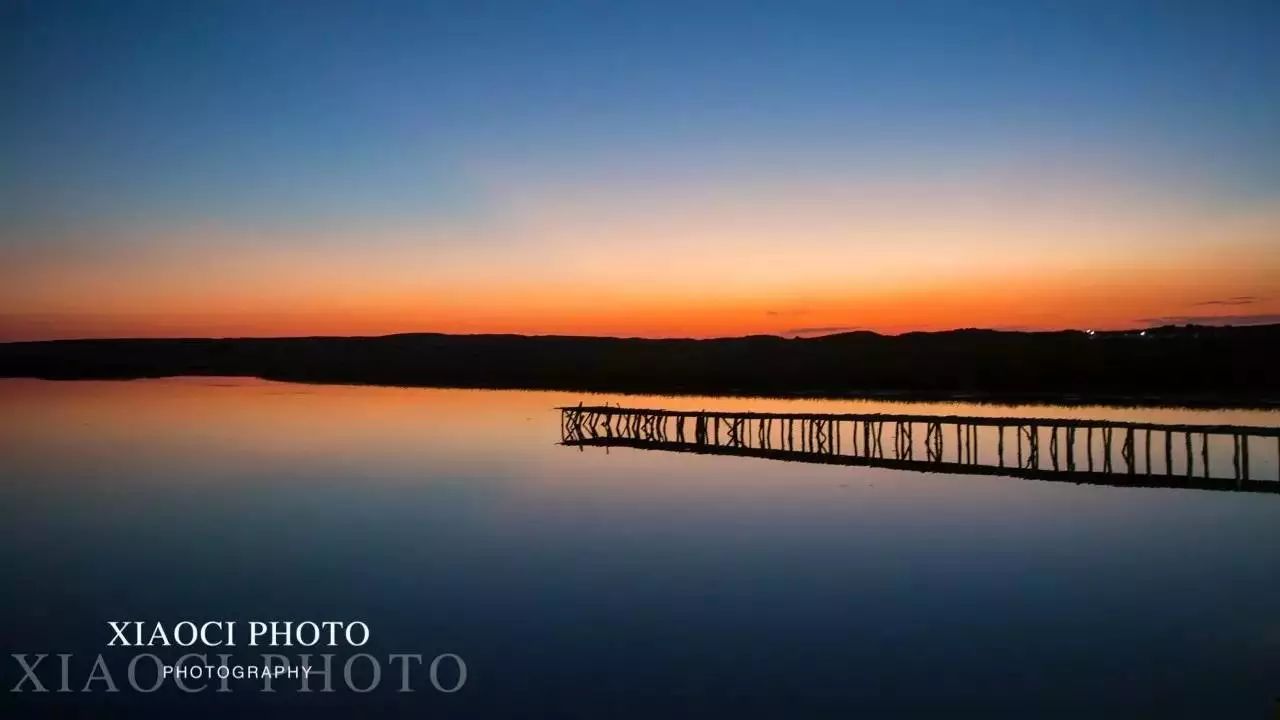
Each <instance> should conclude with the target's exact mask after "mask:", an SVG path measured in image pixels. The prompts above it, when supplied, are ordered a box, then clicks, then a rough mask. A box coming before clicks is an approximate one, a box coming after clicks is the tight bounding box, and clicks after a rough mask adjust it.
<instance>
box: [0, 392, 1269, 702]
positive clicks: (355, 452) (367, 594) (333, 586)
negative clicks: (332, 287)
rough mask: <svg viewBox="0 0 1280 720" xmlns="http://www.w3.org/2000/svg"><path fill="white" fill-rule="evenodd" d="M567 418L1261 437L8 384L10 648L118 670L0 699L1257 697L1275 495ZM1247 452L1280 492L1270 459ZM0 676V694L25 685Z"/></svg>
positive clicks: (3, 556) (80, 673)
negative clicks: (321, 662) (886, 456)
mask: <svg viewBox="0 0 1280 720" xmlns="http://www.w3.org/2000/svg"><path fill="white" fill-rule="evenodd" d="M584 401H585V402H586V403H587V404H588V405H591V404H597V405H602V404H605V403H610V404H615V403H621V404H623V405H626V406H632V407H650V408H659V407H661V408H669V409H677V410H699V409H708V410H710V409H715V410H730V411H731V410H753V411H780V412H792V411H794V412H858V413H862V412H892V413H920V414H963V415H974V416H988V415H990V416H1011V415H1019V414H1026V415H1030V416H1035V417H1063V418H1072V417H1074V418H1089V419H1114V420H1127V421H1143V422H1160V423H1198V424H1235V425H1256V426H1269V427H1275V426H1277V425H1280V413H1277V412H1269V411H1253V410H1250V411H1244V410H1241V411H1235V410H1231V411H1227V410H1183V409H1133V408H1098V407H1089V408H1067V407H1053V406H1036V407H1009V406H994V405H978V404H973V405H966V404H962V403H887V402H871V401H814V400H804V401H783V400H761V399H749V398H693V397H679V398H663V397H634V396H631V397H623V396H609V395H591V394H584V393H559V392H519V391H478V390H442V389H404V388H376V387H349V386H310V385H295V384H283V383H271V382H264V381H257V380H250V379H241V378H179V379H167V380H148V381H132V382H64V383H54V382H43V381H28V380H3V381H0V406H2V407H3V413H2V414H0V458H3V464H2V465H0V475H2V481H0V521H2V522H0V540H3V543H2V544H0V567H3V569H4V573H5V582H4V585H3V591H2V592H3V594H2V595H0V630H2V633H0V637H3V640H4V646H5V648H6V649H5V654H6V656H8V655H10V654H12V653H27V654H38V653H46V654H49V655H50V658H49V659H48V660H47V661H46V662H47V664H46V665H43V666H42V667H41V668H40V671H41V674H42V676H43V679H44V681H45V684H46V685H48V686H49V687H50V689H51V690H57V689H58V686H59V684H60V683H61V675H60V674H59V668H58V665H57V663H58V659H57V657H56V655H55V654H56V653H70V654H73V656H74V658H73V661H72V665H71V667H70V680H69V685H70V687H71V688H72V690H73V691H74V690H79V689H80V688H81V687H82V686H83V685H84V684H85V681H86V678H87V677H88V676H89V673H90V665H91V664H92V662H93V658H94V657H95V656H96V655H98V654H102V655H103V656H104V657H105V658H106V660H107V662H109V663H110V664H111V671H112V673H113V674H115V675H116V678H115V680H116V682H117V684H119V685H120V686H121V692H119V693H115V694H111V693H105V692H102V691H101V690H100V689H99V690H98V691H95V692H91V693H78V692H71V693H57V692H50V693H47V694H37V693H29V692H28V693H22V694H15V693H8V694H7V697H6V699H5V701H4V702H5V703H8V704H9V705H10V707H12V708H14V709H15V715H13V716H16V717H27V716H29V717H51V716H72V715H73V714H74V713H75V712H81V713H82V714H86V715H88V716H99V715H100V714H101V713H103V712H110V711H113V710H118V711H127V712H128V714H129V716H130V717H145V716H153V717H170V716H172V715H173V714H174V713H175V712H180V713H181V714H182V715H184V716H187V717H191V716H233V715H234V716H247V715H252V714H258V713H262V714H268V713H273V712H274V713H277V714H281V713H286V714H287V713H289V712H297V713H298V714H300V715H301V714H305V715H307V716H313V717H314V716H333V717H358V716H362V715H363V714H365V713H379V712H380V713H383V714H386V715H409V714H413V715H414V716H417V717H431V716H440V717H583V718H601V717H624V716H625V717H643V718H657V717H699V718H705V717H779V718H781V717H796V718H802V717H904V716H905V717H913V716H925V717H969V716H976V717H1018V718H1022V717H1055V716H1060V717H1073V718H1077V717H1082V716H1088V715H1093V716H1097V715H1106V716H1112V715H1118V716H1125V717H1140V716H1141V717H1147V716H1160V717H1198V718H1199V717H1255V718H1263V717H1270V716H1271V714H1272V713H1273V712H1275V710H1274V707H1275V703H1276V700H1275V698H1276V697H1277V696H1278V695H1280V495H1273V494H1265V493H1244V492H1229V491H1207V490H1189V489H1160V488H1136V487H1106V486H1096V485H1077V484H1073V483H1062V482H1045V481H1036V480H1026V479H1016V478H1010V477H1003V476H968V475H949V474H939V473H919V472H911V471H903V470H891V469H878V468H868V467H847V466H826V465H815V464H806V463H797V462H778V461H773V460H768V459H760V458H750V457H725V456H713V455H694V454H682V453H671V452H660V451H650V450H640V449H628V448H619V447H612V448H604V447H584V448H579V447H565V446H562V445H561V444H560V439H561V420H560V413H559V412H558V411H557V410H556V409H555V408H556V407H557V406H561V405H577V404H578V403H579V402H584ZM1215 452H1216V451H1215ZM1252 462H1253V467H1252V470H1251V472H1252V474H1253V476H1254V477H1260V478H1263V479H1275V478H1276V474H1277V470H1278V468H1277V466H1276V465H1277V461H1276V449H1275V446H1274V445H1272V446H1271V447H1270V448H1269V449H1268V450H1267V452H1259V454H1258V455H1257V457H1255V458H1253V461H1252ZM1215 464H1216V465H1217V466H1218V467H1224V466H1226V467H1229V466H1230V465H1231V459H1230V457H1229V455H1228V456H1226V457H1225V458H1223V459H1221V460H1219V459H1217V458H1215ZM110 620H142V621H146V622H148V623H154V622H161V623H165V624H168V625H172V624H174V623H177V622H179V621H181V620H193V621H205V620H227V621H237V622H239V623H241V624H243V625H247V624H248V623H249V622H250V621H255V620H293V621H303V620H315V621H321V620H341V621H352V620H359V621H363V622H365V623H366V624H367V625H368V627H369V629H370V640H369V642H368V643H367V644H366V645H364V646H363V647H361V648H359V649H355V650H353V649H351V648H348V647H339V648H336V649H334V650H330V651H329V652H334V653H337V654H338V656H339V661H342V660H345V659H346V658H347V657H349V656H350V655H351V654H352V653H355V652H367V653H369V654H371V655H374V656H376V657H379V658H382V659H383V662H384V667H383V670H382V672H383V674H384V675H386V676H387V678H384V685H386V686H387V688H386V689H383V688H379V689H378V690H377V691H374V692H370V693H368V694H358V693H355V692H352V691H350V690H347V689H345V688H340V690H339V691H338V692H335V693H332V694H322V693H298V692H295V691H294V690H295V689H296V686H297V682H296V681H292V682H290V681H279V684H278V687H279V689H280V692H276V693H262V692H258V691H257V690H258V689H260V687H259V685H260V683H258V684H255V683H254V682H253V681H248V680H246V681H234V682H233V688H232V689H233V691H232V692H227V693H217V692H214V691H213V690H212V689H211V690H209V691H206V692H198V693H193V694H187V693H182V692H179V691H178V690H177V689H176V688H174V687H173V686H172V684H171V683H170V684H166V685H164V686H163V687H162V688H161V689H160V690H159V691H158V692H156V693H154V694H146V693H140V692H137V691H134V690H133V689H131V688H128V687H127V686H126V684H125V682H124V674H125V672H124V669H125V666H126V665H127V664H128V662H129V660H130V658H132V657H133V656H135V655H136V654H137V653H138V652H139V651H138V650H136V649H131V648H118V647H107V644H108V641H109V640H111V638H112V635H111V631H110V629H109V628H108V625H107V622H108V621H110ZM242 644H243V643H242ZM153 650H155V652H156V654H157V655H159V656H161V657H163V658H165V659H167V660H172V659H174V658H176V657H177V656H179V655H181V654H182V653H181V652H180V651H178V650H179V649H177V648H168V649H166V648H154V649H153ZM196 651H197V652H199V651H200V649H196ZM226 652H234V653H236V656H237V657H241V656H243V657H246V658H252V657H256V655H257V653H258V652H259V651H258V650H254V649H251V648H245V647H238V648H234V649H228V650H227V651H226ZM265 652H280V653H283V654H287V655H290V656H293V657H296V655H297V653H298V652H300V651H299V650H298V649H297V648H293V649H288V648H286V649H275V650H270V649H267V650H265ZM301 652H308V651H307V650H305V649H303V650H301ZM310 652H312V653H313V654H314V653H320V652H325V650H323V649H312V650H310ZM395 652H411V653H421V654H423V655H424V657H425V658H426V660H427V661H428V662H429V661H430V660H431V658H433V657H435V656H437V655H440V654H442V653H454V654H456V655H457V656H459V657H460V658H462V659H464V661H465V663H466V668H467V679H466V683H465V685H464V686H463V687H462V688H461V690H459V691H458V692H456V693H452V694H446V693H441V692H438V691H436V690H434V689H433V688H432V687H431V685H430V684H429V683H426V682H425V681H423V680H421V679H420V678H421V677H423V676H424V674H425V672H426V671H425V668H416V669H414V670H413V673H414V675H415V680H414V689H415V692H412V693H397V692H395V690H396V689H397V688H398V686H399V681H400V675H399V673H400V671H399V669H398V668H395V669H393V666H390V665H385V659H386V657H387V655H388V654H389V653H395ZM4 660H5V665H4V671H3V676H2V678H0V679H3V681H4V683H5V685H6V690H7V689H8V688H11V687H13V686H14V684H15V683H17V682H19V680H20V679H21V678H22V677H23V673H22V672H21V671H20V669H19V666H18V665H17V664H16V663H15V662H14V661H13V660H12V658H10V657H6V658H4ZM335 674H336V675H338V676H340V675H341V668H336V669H335ZM455 674H456V673H454V674H450V675H449V679H452V678H453V677H454V675H455ZM449 679H446V684H451V683H450V682H449ZM99 687H101V684H99ZM0 715H3V716H5V717H9V715H7V714H6V713H4V712H2V711H0Z"/></svg>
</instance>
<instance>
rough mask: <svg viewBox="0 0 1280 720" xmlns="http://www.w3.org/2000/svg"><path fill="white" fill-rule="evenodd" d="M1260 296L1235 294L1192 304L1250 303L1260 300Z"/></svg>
mask: <svg viewBox="0 0 1280 720" xmlns="http://www.w3.org/2000/svg"><path fill="white" fill-rule="evenodd" d="M1261 300H1262V298H1260V297H1258V296H1256V295H1237V296H1235V297H1229V298H1222V299H1219V300H1205V301H1204V302H1198V303H1192V304H1193V305H1252V304H1254V303H1256V302H1260V301H1261Z"/></svg>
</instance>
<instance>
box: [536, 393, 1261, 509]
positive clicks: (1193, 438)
mask: <svg viewBox="0 0 1280 720" xmlns="http://www.w3.org/2000/svg"><path fill="white" fill-rule="evenodd" d="M560 411H561V438H560V439H561V442H562V443H563V444H565V445H570V446H577V447H588V446H605V447H609V446H614V447H632V448H640V449H652V450H667V451H673V452H689V453H699V454H714V455H735V456H746V457H760V458H770V459H775V460H791V461H799V462H810V463H822V464H839V465H861V466H870V467H885V468H895V469H903V470H915V471H923V472H944V473H953V474H971V475H1008V476H1014V477H1022V478H1029V479H1038V480H1064V481H1069V482H1078V483H1094V484H1105V485H1123V486H1144V487H1190V488H1200V489H1210V490H1241V491H1250V492H1271V493H1277V492H1280V477H1277V474H1280V428H1275V427H1250V426H1235V425H1174V424H1159V423H1146V422H1122V421H1114V420H1077V419H1065V418H1027V417H964V416H955V415H907V414H904V415H896V414H884V413H871V414H850V413H836V414H819V413H760V412H708V411H699V412H687V411H676V410H656V409H644V408H624V407H611V406H583V405H578V406H576V407H575V406H571V407H563V408H560ZM1251 458H1253V459H1254V465H1253V466H1251V464H1250V460H1251ZM1259 461H1261V462H1260V463H1259ZM1259 464H1260V465H1261V466H1260V467H1259ZM1263 470H1265V475H1266V476H1265V477H1264V476H1263V472H1259V471H1263Z"/></svg>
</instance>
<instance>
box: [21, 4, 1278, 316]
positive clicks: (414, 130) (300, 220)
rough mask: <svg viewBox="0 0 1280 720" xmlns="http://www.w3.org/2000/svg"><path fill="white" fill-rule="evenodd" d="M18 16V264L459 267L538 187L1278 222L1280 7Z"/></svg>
mask: <svg viewBox="0 0 1280 720" xmlns="http://www.w3.org/2000/svg"><path fill="white" fill-rule="evenodd" d="M0 7H2V8H3V10H0V53H2V54H0V83H3V88H4V95H5V97H6V98H7V101H6V102H5V103H3V104H0V248H3V251H4V252H5V254H6V256H8V257H14V258H18V259H21V258H23V257H25V256H37V255H38V256H41V257H45V258H48V257H50V256H51V255H52V256H54V257H55V258H56V257H62V256H65V257H66V258H67V259H68V261H69V262H71V261H72V260H73V258H72V256H73V255H74V253H77V252H80V251H82V250H83V249H84V248H85V247H86V246H91V247H98V248H100V249H101V248H106V249H110V248H112V247H113V246H114V244H117V243H121V242H122V240H121V239H120V238H122V237H134V236H137V237H141V236H143V235H148V236H149V237H150V236H151V235H155V234H159V235H164V234H166V233H169V231H170V230H172V229H173V228H191V227H203V226H207V225H216V226H217V227H219V228H221V229H222V231H221V234H220V235H219V236H218V239H217V240H216V242H217V243H220V244H222V245H223V246H224V247H225V248H226V249H228V250H231V251H237V252H239V251H252V249H253V248H256V247H259V246H260V245H261V244H262V243H263V242H264V240H263V237H264V236H263V233H267V235H269V236H270V237H271V238H272V239H270V240H268V241H267V242H270V243H280V244H282V245H283V246H288V244H289V243H295V244H297V245H299V246H300V247H303V248H305V247H307V246H308V244H309V243H331V242H338V243H342V242H374V243H377V242H382V243H385V244H386V246H387V247H388V248H391V249H394V248H396V247H399V246H400V244H402V243H404V242H405V241H404V240H374V239H370V237H371V235H372V234H366V236H365V237H364V239H359V237H358V236H359V235H360V232H359V229H360V228H366V227H371V226H376V227H383V226H386V225H388V224H390V225H414V224H418V225H421V226H429V227H432V228H440V227H444V228H448V229H449V230H450V231H449V232H433V233H432V235H431V240H430V241H429V243H430V244H432V245H433V246H434V247H439V248H440V249H441V251H442V252H444V253H456V252H465V248H463V247H462V246H464V245H468V244H471V243H475V242H476V241H477V240H476V238H477V237H478V236H483V237H484V242H485V243H487V246H488V247H495V246H496V247H498V248H502V247H504V246H505V245H507V244H518V243H519V242H521V238H518V237H514V236H511V235H509V234H504V233H507V231H508V229H509V228H510V226H511V225H512V223H511V222H509V220H510V217H509V216H510V214H511V209H510V205H511V204H512V203H513V202H514V201H513V200H512V198H513V197H517V198H522V197H525V196H526V195H532V196H535V197H536V196H538V195H539V193H541V192H543V191H544V190H545V189H546V188H559V189H560V192H562V193H563V194H565V195H567V196H570V197H572V196H573V195H574V194H575V193H577V192H579V191H580V190H581V189H582V188H587V189H596V188H598V187H599V186H601V185H612V184H616V185H617V186H618V187H630V188H632V190H633V191H634V192H636V193H637V194H638V195H642V196H643V195H651V194H654V193H661V192H663V191H664V189H667V188H672V187H688V186H692V187H694V188H695V190H696V189H698V188H710V187H734V186H735V184H737V183H742V182H752V181H756V182H759V183H763V184H766V185H771V186H785V185H786V184H787V183H788V182H789V181H791V180H793V179H794V180H795V181H796V182H797V183H799V184H801V185H804V184H806V183H813V182H818V181H819V179H820V178H823V177H828V176H830V175H832V174H838V175H840V176H841V177H842V178H843V179H842V180H841V181H842V182H845V181H847V182H853V183H858V182H868V181H874V179H875V178H877V177H880V176H881V175H882V174H889V175H892V174H895V173H898V174H904V173H905V174H907V175H909V176H910V177H914V178H925V179H932V178H949V179H951V180H952V181H954V182H957V183H961V184H963V183H965V182H967V180H966V178H970V177H971V178H972V179H973V181H974V182H975V183H982V182H987V181H989V180H990V178H991V176H992V174H993V173H994V172H996V170H993V169H992V168H993V167H996V168H1006V167H1008V166H1009V165H1010V164H1014V165H1016V166H1017V167H1018V168H1019V170H1018V173H1017V175H1016V179H1015V180H1014V182H1017V183H1023V182H1025V181H1026V178H1029V177H1035V176H1037V175H1038V174H1041V173H1043V174H1047V175H1050V176H1052V175H1054V173H1060V174H1061V175H1063V176H1067V175H1069V176H1070V181H1069V184H1071V185H1072V187H1078V186H1080V185H1087V184H1089V183H1090V182H1091V180H1090V178H1092V177H1097V178H1099V180H1098V185H1099V186H1100V187H1103V188H1105V189H1104V190H1101V191H1100V194H1102V195H1106V194H1107V193H1110V192H1111V189H1112V188H1113V187H1115V186H1119V187H1122V188H1137V187H1145V188H1148V190H1149V192H1150V193H1153V194H1155V195H1160V196H1161V197H1162V198H1164V200H1163V201H1162V202H1164V203H1166V204H1170V205H1176V206H1183V205H1187V204H1188V203H1190V204H1193V205H1203V206H1205V207H1208V208H1211V209H1212V210H1213V211H1214V212H1218V211H1223V212H1234V211H1235V210H1236V209H1239V208H1244V210H1242V211H1241V212H1247V213H1256V212H1258V208H1259V207H1262V208H1263V209H1264V210H1265V209H1270V208H1274V207H1275V204H1276V201H1277V198H1280V90H1278V88H1280V50H1278V49H1277V47H1280V43H1277V42H1276V38H1277V37H1280V4H1277V3H1275V2H1227V3H1212V2H1201V3H1185V2H1152V3H1139V2H1052V3H1051V2H1029V1H1018V2H1013V1H1008V2H1000V1H996V0H992V1H989V2H958V1H955V2H865V3H864V2H776V3H775V2H679V3H664V2H642V3H627V2H513V3H501V2H457V3H430V2H403V3H401V2H208V3H203V2H201V3H183V2H120V1H114V2H56V1H54V2H35V1H33V0H0ZM1058 181H1060V182H1066V181H1065V180H1062V178H1061V177H1060V178H1058ZM797 192H799V191H797ZM1144 192H1147V191H1144ZM530 202H532V201H530ZM1159 207H1161V204H1160V203H1155V204H1153V205H1152V208H1151V212H1152V213H1156V212H1158V209H1159ZM659 209H660V208H659ZM1224 209H1225V210H1224ZM335 227H345V228H349V229H350V232H349V234H348V235H347V236H344V237H345V238H346V239H338V240H333V239H329V240H323V239H321V238H320V236H321V235H323V233H321V232H316V233H315V234H312V235H309V234H308V232H307V231H308V230H317V231H320V230H325V229H332V228H335ZM249 230H252V232H250V231H249ZM284 231H288V232H287V233H284ZM273 233H274V234H273ZM176 234H180V233H176ZM176 234H175V235H176ZM286 234H287V237H288V238H289V239H285V235H286ZM691 241H696V238H695V239H694V240H691ZM130 242H132V241H130ZM138 242H141V243H142V244H143V245H146V244H147V243H153V244H155V243H158V244H163V243H164V241H163V240H146V241H138ZM175 242H176V241H175ZM202 242H207V241H202ZM414 242H416V241H414ZM423 242H427V241H423ZM1143 242H1146V241H1143ZM451 245H454V246H458V247H450V246H451ZM130 248H131V249H130V252H145V248H143V249H141V250H139V249H138V248H136V247H133V245H130ZM72 264H74V263H72ZM41 267H43V266H41ZM1246 290H1249V288H1245V289H1244V290H1242V291H1241V292H1245V291H1246ZM33 307H34V306H33Z"/></svg>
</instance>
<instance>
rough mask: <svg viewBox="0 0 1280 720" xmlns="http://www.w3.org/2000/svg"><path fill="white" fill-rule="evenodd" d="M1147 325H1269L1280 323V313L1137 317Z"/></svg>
mask: <svg viewBox="0 0 1280 720" xmlns="http://www.w3.org/2000/svg"><path fill="white" fill-rule="evenodd" d="M1137 322H1140V323H1145V324H1147V325H1151V326H1156V325H1216V326H1222V325H1271V324H1272V323H1280V313H1257V314H1254V315H1166V316H1164V317H1151V318H1138V320H1137Z"/></svg>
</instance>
